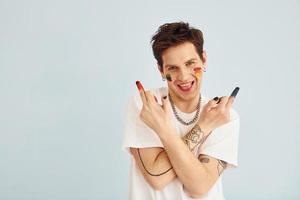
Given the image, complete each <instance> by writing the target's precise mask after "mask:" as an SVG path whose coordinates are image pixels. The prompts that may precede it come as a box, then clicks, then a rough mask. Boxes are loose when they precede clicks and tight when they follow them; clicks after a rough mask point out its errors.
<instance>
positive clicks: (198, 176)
mask: <svg viewBox="0 0 300 200" xmlns="http://www.w3.org/2000/svg"><path fill="white" fill-rule="evenodd" d="M152 48H153V53H154V57H155V59H156V60H157V64H158V69H159V72H160V75H161V76H162V78H163V80H165V79H167V88H165V87H162V88H158V89H154V90H151V91H147V90H146V91H144V90H143V88H142V86H141V84H140V83H139V82H138V83H137V85H138V88H139V94H138V95H136V96H134V97H133V98H132V99H130V101H129V104H128V107H127V111H126V116H125V136H124V141H123V148H124V149H126V150H127V151H128V152H129V153H130V155H131V166H130V177H129V178H130V187H129V199H130V200H152V199H157V200H183V199H201V200H222V199H224V197H223V192H222V181H221V177H222V173H223V172H224V170H225V169H228V168H230V167H236V166H237V154H238V134H239V117H238V114H237V113H236V112H235V111H234V110H233V109H232V108H231V107H232V104H233V101H234V97H227V96H223V97H220V98H218V97H215V98H214V99H211V100H209V99H207V98H206V97H205V96H203V95H202V94H201V93H200V89H201V82H202V76H203V73H204V72H205V69H206V67H207V57H206V52H205V51H204V50H203V35H202V32H201V31H200V30H198V29H195V28H192V27H190V26H189V25H188V23H183V22H179V23H168V24H164V25H162V26H161V27H160V28H159V29H158V31H157V32H156V34H155V35H154V36H153V37H152Z"/></svg>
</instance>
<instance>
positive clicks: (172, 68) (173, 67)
mask: <svg viewBox="0 0 300 200" xmlns="http://www.w3.org/2000/svg"><path fill="white" fill-rule="evenodd" d="M175 69H176V67H175V66H171V67H168V70H169V71H173V70H175Z"/></svg>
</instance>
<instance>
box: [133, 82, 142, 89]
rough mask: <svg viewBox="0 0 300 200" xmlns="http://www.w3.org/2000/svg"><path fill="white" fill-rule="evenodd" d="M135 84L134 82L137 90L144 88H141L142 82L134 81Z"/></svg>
mask: <svg viewBox="0 0 300 200" xmlns="http://www.w3.org/2000/svg"><path fill="white" fill-rule="evenodd" d="M135 84H136V86H137V88H138V90H144V88H143V86H142V84H141V82H140V81H136V82H135Z"/></svg>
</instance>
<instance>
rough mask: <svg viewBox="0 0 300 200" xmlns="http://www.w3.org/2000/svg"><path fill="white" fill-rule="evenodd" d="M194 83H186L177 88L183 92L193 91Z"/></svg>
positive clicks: (178, 85)
mask: <svg viewBox="0 0 300 200" xmlns="http://www.w3.org/2000/svg"><path fill="white" fill-rule="evenodd" d="M194 83H195V81H192V82H188V83H184V84H177V87H178V88H179V89H180V90H181V91H183V92H189V91H190V90H191V89H192V87H193V85H194Z"/></svg>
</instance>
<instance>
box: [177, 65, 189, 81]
mask: <svg viewBox="0 0 300 200" xmlns="http://www.w3.org/2000/svg"><path fill="white" fill-rule="evenodd" d="M191 74H192V72H191V70H190V69H189V68H186V67H182V68H181V69H180V71H179V74H178V75H179V76H178V79H179V80H181V81H183V82H184V81H188V80H189V78H190V77H191Z"/></svg>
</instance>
